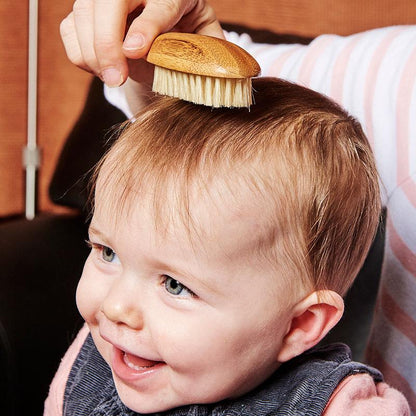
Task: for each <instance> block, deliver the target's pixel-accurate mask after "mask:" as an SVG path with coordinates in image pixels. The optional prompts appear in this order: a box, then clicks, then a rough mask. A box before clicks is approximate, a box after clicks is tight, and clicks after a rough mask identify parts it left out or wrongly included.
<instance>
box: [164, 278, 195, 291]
mask: <svg viewBox="0 0 416 416" xmlns="http://www.w3.org/2000/svg"><path fill="white" fill-rule="evenodd" d="M165 289H166V291H167V292H169V293H170V294H171V295H174V296H179V295H180V296H195V295H194V293H193V292H192V291H191V290H189V289H188V288H187V287H186V286H184V285H183V284H182V283H181V282H178V281H177V280H175V279H173V278H172V277H170V276H165Z"/></svg>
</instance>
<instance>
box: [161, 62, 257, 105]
mask: <svg viewBox="0 0 416 416" xmlns="http://www.w3.org/2000/svg"><path fill="white" fill-rule="evenodd" d="M153 91H155V92H157V93H159V94H162V95H168V96H170V97H176V98H180V99H182V100H186V101H190V102H192V103H195V104H203V105H207V106H210V107H250V105H251V103H252V94H251V79H250V78H243V79H240V78H217V77H208V76H202V75H194V74H187V73H185V72H178V71H173V70H170V69H166V68H162V67H159V66H155V73H154V77H153Z"/></svg>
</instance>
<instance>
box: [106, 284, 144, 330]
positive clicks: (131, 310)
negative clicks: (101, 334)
mask: <svg viewBox="0 0 416 416" xmlns="http://www.w3.org/2000/svg"><path fill="white" fill-rule="evenodd" d="M129 286H130V285H129V283H128V281H126V279H123V278H122V277H121V278H120V279H118V280H117V281H116V282H115V283H114V284H113V285H112V286H111V288H110V290H109V292H108V293H107V296H106V297H105V299H104V301H103V303H102V305H101V311H102V312H103V313H104V315H105V316H106V318H107V319H109V320H110V321H112V322H114V323H115V324H119V325H126V326H128V327H130V328H131V329H135V330H139V329H142V327H143V314H142V310H141V307H140V302H139V299H137V297H136V296H135V291H136V290H133V288H132V287H129Z"/></svg>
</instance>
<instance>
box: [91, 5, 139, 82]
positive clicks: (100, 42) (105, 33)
mask: <svg viewBox="0 0 416 416" xmlns="http://www.w3.org/2000/svg"><path fill="white" fill-rule="evenodd" d="M138 3H140V2H138ZM127 15H128V3H127V0H95V1H94V47H95V54H96V57H97V61H98V66H99V68H100V72H101V74H100V75H101V76H102V78H103V80H104V82H105V83H106V84H107V85H109V86H118V85H121V84H122V83H123V82H124V81H125V80H126V79H127V76H128V65H127V59H126V57H125V56H124V54H123V51H122V44H123V38H124V32H125V26H126V20H127Z"/></svg>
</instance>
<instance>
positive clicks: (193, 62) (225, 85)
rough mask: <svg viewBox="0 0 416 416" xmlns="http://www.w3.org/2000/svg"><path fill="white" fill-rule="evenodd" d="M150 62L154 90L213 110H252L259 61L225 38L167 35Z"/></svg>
mask: <svg viewBox="0 0 416 416" xmlns="http://www.w3.org/2000/svg"><path fill="white" fill-rule="evenodd" d="M147 61H148V62H150V63H152V64H154V65H155V73H154V78H153V91H155V92H157V93H159V94H162V95H169V96H171V97H177V98H180V99H182V100H186V101H191V102H193V103H196V104H203V105H207V106H211V107H250V104H251V103H252V91H251V78H252V77H255V76H257V75H259V73H260V67H259V64H258V63H257V62H256V60H255V59H254V58H253V57H252V56H251V55H250V54H248V53H247V52H246V51H245V50H244V49H242V48H240V47H239V46H237V45H235V44H233V43H231V42H228V41H226V40H223V39H218V38H214V37H211V36H203V35H196V34H190V33H165V34H163V35H160V36H158V37H157V38H156V39H155V41H154V42H153V45H152V47H151V48H150V50H149V53H148V55H147Z"/></svg>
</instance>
